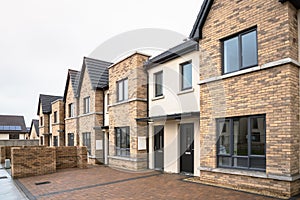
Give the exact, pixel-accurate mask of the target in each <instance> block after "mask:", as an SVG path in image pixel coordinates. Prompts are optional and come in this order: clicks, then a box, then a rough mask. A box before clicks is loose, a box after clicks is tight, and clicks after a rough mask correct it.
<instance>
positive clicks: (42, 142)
mask: <svg viewBox="0 0 300 200" xmlns="http://www.w3.org/2000/svg"><path fill="white" fill-rule="evenodd" d="M40 138H41V145H44V141H43V137H40Z"/></svg>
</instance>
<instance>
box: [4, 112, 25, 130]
mask: <svg viewBox="0 0 300 200" xmlns="http://www.w3.org/2000/svg"><path fill="white" fill-rule="evenodd" d="M0 127H1V128H0V132H8V129H9V132H21V133H26V132H27V128H26V125H25V120H24V116H17V115H0Z"/></svg>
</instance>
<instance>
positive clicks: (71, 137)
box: [68, 133, 74, 146]
mask: <svg viewBox="0 0 300 200" xmlns="http://www.w3.org/2000/svg"><path fill="white" fill-rule="evenodd" d="M68 146H74V133H68Z"/></svg>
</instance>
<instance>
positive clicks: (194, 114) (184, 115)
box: [136, 112, 200, 122]
mask: <svg viewBox="0 0 300 200" xmlns="http://www.w3.org/2000/svg"><path fill="white" fill-rule="evenodd" d="M185 118H200V112H186V113H177V114H171V115H161V116H154V117H145V118H136V121H137V122H154V121H162V120H165V121H167V120H181V119H185Z"/></svg>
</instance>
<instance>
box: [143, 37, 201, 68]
mask: <svg viewBox="0 0 300 200" xmlns="http://www.w3.org/2000/svg"><path fill="white" fill-rule="evenodd" d="M198 50H199V44H198V42H196V41H194V40H188V41H185V42H183V43H181V44H179V45H177V46H175V47H173V48H171V49H169V50H167V51H165V52H163V53H161V54H159V55H158V56H155V57H154V58H152V59H150V60H148V61H147V62H145V64H144V67H146V68H151V67H155V66H157V65H159V64H163V63H166V62H168V61H170V60H173V59H175V58H178V57H180V56H183V55H185V54H187V53H190V52H193V51H198Z"/></svg>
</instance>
